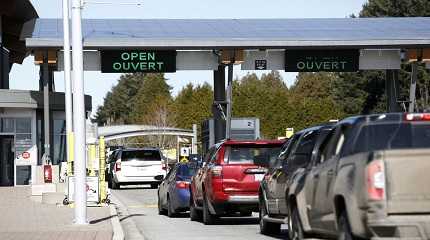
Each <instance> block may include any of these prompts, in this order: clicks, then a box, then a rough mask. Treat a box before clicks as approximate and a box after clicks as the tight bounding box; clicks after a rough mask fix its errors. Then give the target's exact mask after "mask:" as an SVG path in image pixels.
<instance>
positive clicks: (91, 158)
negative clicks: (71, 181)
mask: <svg viewBox="0 0 430 240" xmlns="http://www.w3.org/2000/svg"><path fill="white" fill-rule="evenodd" d="M95 161H96V145H95V144H90V145H88V171H89V174H88V176H90V177H94V176H95V175H96V171H95V169H94V165H95Z"/></svg>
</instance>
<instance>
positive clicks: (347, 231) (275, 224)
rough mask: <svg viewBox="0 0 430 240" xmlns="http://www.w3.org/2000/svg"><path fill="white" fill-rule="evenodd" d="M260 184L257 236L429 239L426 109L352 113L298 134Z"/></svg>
mask: <svg viewBox="0 0 430 240" xmlns="http://www.w3.org/2000/svg"><path fill="white" fill-rule="evenodd" d="M270 169H271V170H270V171H269V172H268V174H267V175H266V177H265V178H264V180H263V181H262V183H261V185H260V186H261V187H260V227H261V232H262V233H271V232H276V231H278V230H279V226H280V224H282V223H285V222H286V223H287V224H288V228H289V231H288V232H289V238H290V239H303V238H304V237H307V236H315V235H317V236H324V237H327V238H338V239H430V187H429V186H428V185H427V183H429V182H430V174H429V171H430V114H429V113H424V114H403V113H391V114H375V115H368V116H358V117H350V118H347V119H345V120H342V121H340V122H339V123H337V124H335V125H323V126H317V127H313V128H308V129H305V130H303V131H301V132H298V133H296V134H295V135H294V136H293V137H292V138H291V139H289V140H288V142H286V143H285V144H284V146H283V148H282V150H281V153H280V155H279V158H278V161H277V162H276V163H275V165H274V166H273V167H272V168H270Z"/></svg>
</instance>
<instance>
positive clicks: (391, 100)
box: [385, 70, 400, 112]
mask: <svg viewBox="0 0 430 240" xmlns="http://www.w3.org/2000/svg"><path fill="white" fill-rule="evenodd" d="M399 84H400V83H399V70H386V79H385V91H386V94H387V111H388V112H399V111H400V108H399V104H398V102H397V98H398V96H399V93H400V89H399Z"/></svg>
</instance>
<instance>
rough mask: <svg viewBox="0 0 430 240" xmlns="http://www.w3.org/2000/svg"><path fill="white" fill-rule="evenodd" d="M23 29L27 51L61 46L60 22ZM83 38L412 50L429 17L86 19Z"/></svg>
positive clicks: (134, 44) (145, 44) (422, 42)
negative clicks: (28, 49)
mask: <svg viewBox="0 0 430 240" xmlns="http://www.w3.org/2000/svg"><path fill="white" fill-rule="evenodd" d="M33 24H34V26H35V27H34V30H33V29H32V25H33ZM27 25H28V28H25V29H24V31H23V33H22V35H21V38H22V39H25V40H26V45H27V47H29V48H60V47H62V44H63V39H62V21H61V19H37V20H35V22H29V23H27ZM83 37H84V47H85V48H86V49H104V48H148V49H151V48H153V49H159V48H161V49H178V50H181V49H185V50H186V49H221V48H238V49H276V48H286V49H288V48H321V47H328V48H334V47H336V48H393V47H394V48H415V47H429V46H430V18H427V17H412V18H341V19H146V20H144V19H140V20H138V19H85V20H83Z"/></svg>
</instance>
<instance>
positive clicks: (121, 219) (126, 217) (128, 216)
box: [119, 213, 146, 222]
mask: <svg viewBox="0 0 430 240" xmlns="http://www.w3.org/2000/svg"><path fill="white" fill-rule="evenodd" d="M144 216H146V215H145V214H141V213H140V214H130V215H127V216H125V217H122V218H120V219H119V221H120V222H122V221H124V220H126V219H128V218H132V217H144Z"/></svg>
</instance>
